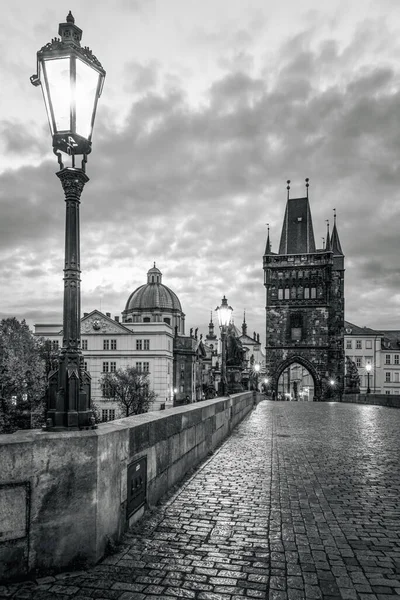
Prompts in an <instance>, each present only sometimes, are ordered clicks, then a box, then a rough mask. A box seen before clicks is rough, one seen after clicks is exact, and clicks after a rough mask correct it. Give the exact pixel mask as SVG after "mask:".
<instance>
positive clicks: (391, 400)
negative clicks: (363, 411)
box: [342, 394, 400, 408]
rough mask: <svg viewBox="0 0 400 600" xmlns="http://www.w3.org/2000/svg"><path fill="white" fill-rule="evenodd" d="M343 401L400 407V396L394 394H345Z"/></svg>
mask: <svg viewBox="0 0 400 600" xmlns="http://www.w3.org/2000/svg"><path fill="white" fill-rule="evenodd" d="M342 402H350V403H353V404H374V405H377V406H389V407H391V408H400V396H399V395H394V394H393V395H391V394H390V395H389V394H345V395H344V396H343V398H342Z"/></svg>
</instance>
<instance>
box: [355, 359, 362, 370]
mask: <svg viewBox="0 0 400 600" xmlns="http://www.w3.org/2000/svg"><path fill="white" fill-rule="evenodd" d="M361 360H362V359H361V356H356V367H358V368H360V367H361Z"/></svg>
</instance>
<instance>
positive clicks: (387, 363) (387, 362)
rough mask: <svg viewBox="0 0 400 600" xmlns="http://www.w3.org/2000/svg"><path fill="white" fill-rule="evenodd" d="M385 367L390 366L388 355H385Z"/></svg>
mask: <svg viewBox="0 0 400 600" xmlns="http://www.w3.org/2000/svg"><path fill="white" fill-rule="evenodd" d="M385 365H390V354H386V355H385Z"/></svg>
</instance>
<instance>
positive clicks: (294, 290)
mask: <svg viewBox="0 0 400 600" xmlns="http://www.w3.org/2000/svg"><path fill="white" fill-rule="evenodd" d="M290 297H291V298H293V299H294V300H295V299H296V288H295V286H293V287H292V291H291V294H290Z"/></svg>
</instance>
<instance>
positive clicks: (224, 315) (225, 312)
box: [215, 296, 233, 396]
mask: <svg viewBox="0 0 400 600" xmlns="http://www.w3.org/2000/svg"><path fill="white" fill-rule="evenodd" d="M215 310H216V312H217V314H218V323H219V327H220V330H221V388H222V389H221V391H222V395H223V396H225V394H226V392H227V389H226V388H227V380H226V332H227V329H228V325H229V323H230V320H231V316H232V312H233V308H232V307H231V306H228V300H227V299H226V298H225V296H224V297H223V298H222V302H221V306H217V308H216V309H215Z"/></svg>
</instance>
